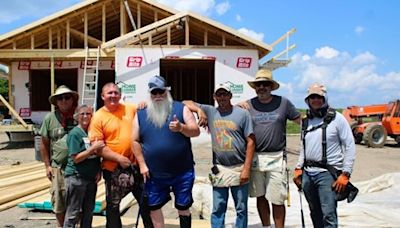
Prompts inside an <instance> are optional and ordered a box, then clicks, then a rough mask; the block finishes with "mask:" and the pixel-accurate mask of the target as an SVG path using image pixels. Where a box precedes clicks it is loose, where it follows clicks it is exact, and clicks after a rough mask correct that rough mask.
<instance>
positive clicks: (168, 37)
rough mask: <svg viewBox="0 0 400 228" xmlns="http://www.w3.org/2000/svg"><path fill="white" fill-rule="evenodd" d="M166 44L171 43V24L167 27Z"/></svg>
mask: <svg viewBox="0 0 400 228" xmlns="http://www.w3.org/2000/svg"><path fill="white" fill-rule="evenodd" d="M167 45H171V26H170V25H168V27H167Z"/></svg>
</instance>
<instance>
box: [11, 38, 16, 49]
mask: <svg viewBox="0 0 400 228" xmlns="http://www.w3.org/2000/svg"><path fill="white" fill-rule="evenodd" d="M12 46H13V49H14V50H16V49H17V42H15V40H13V43H12Z"/></svg>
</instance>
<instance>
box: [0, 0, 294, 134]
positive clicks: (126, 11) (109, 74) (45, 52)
mask: <svg viewBox="0 0 400 228" xmlns="http://www.w3.org/2000/svg"><path fill="white" fill-rule="evenodd" d="M288 35H290V34H289V33H288V34H285V35H284V36H283V37H281V38H280V39H278V40H277V42H278V41H279V42H280V41H281V40H283V39H284V37H287V36H288ZM274 45H275V42H274V44H271V45H267V44H265V43H263V42H260V41H257V40H255V39H252V38H250V37H248V36H246V35H243V34H240V33H239V32H238V31H237V30H234V29H232V28H229V27H227V26H225V25H222V24H220V23H218V22H215V21H213V20H210V19H209V18H206V17H203V16H200V15H198V14H195V13H192V12H178V11H176V10H174V9H171V8H169V7H166V6H164V5H161V4H159V3H157V2H155V1H151V0H86V1H82V2H80V3H78V4H76V5H74V6H72V7H70V8H67V9H65V10H62V11H60V12H57V13H55V14H53V15H50V16H48V17H45V18H43V19H40V20H38V21H36V22H33V23H31V24H28V25H26V26H23V27H21V28H18V29H16V30H14V31H11V32H9V33H6V34H3V35H1V36H0V63H1V64H4V65H7V66H8V67H9V103H10V107H12V108H13V109H14V111H13V112H14V113H13V114H15V115H14V116H15V118H17V119H19V122H20V123H22V124H17V125H9V126H0V131H10V132H15V131H32V126H33V125H31V124H27V123H26V121H24V120H23V119H30V120H31V121H32V123H33V124H40V123H41V122H42V119H43V118H44V116H45V115H46V113H47V112H49V111H50V110H51V106H50V104H49V102H48V97H49V96H50V95H51V94H52V93H53V92H54V91H55V88H56V87H57V86H59V85H62V84H64V85H67V86H68V87H70V88H71V89H73V90H76V91H78V92H79V94H80V103H86V104H89V105H95V106H96V107H97V108H98V107H100V106H102V101H101V99H100V95H99V94H100V92H101V91H100V90H101V88H102V86H103V85H104V84H105V83H107V82H116V83H117V84H118V85H119V86H120V87H121V91H122V96H123V99H124V101H125V102H137V101H141V100H143V99H146V96H147V95H146V94H147V81H148V79H149V78H150V77H151V76H153V75H162V76H164V77H165V78H166V80H167V81H168V83H169V85H170V86H171V87H172V91H171V93H172V95H173V97H174V98H175V99H177V100H183V99H192V100H195V101H197V102H200V103H206V104H214V101H213V98H212V93H213V90H214V87H215V85H217V84H219V83H222V82H228V83H230V85H231V89H232V92H233V102H234V103H235V102H238V101H241V100H244V99H248V98H250V97H252V96H254V92H253V91H252V89H251V88H250V87H249V86H248V85H247V83H246V82H247V81H248V80H251V79H252V78H253V77H254V75H255V73H256V71H257V70H258V68H259V67H260V66H259V60H260V59H261V58H262V57H264V56H266V55H267V54H268V53H270V52H271V51H272V49H273V46H274ZM269 63H271V61H270V62H269ZM276 64H277V63H275V65H274V66H273V67H272V68H275V67H277V66H276ZM279 64H280V63H278V65H279ZM281 65H282V64H281ZM264 67H267V66H264ZM16 115H17V116H16ZM18 116H19V118H18Z"/></svg>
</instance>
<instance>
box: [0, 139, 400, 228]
mask: <svg viewBox="0 0 400 228" xmlns="http://www.w3.org/2000/svg"><path fill="white" fill-rule="evenodd" d="M299 143H300V139H299V136H288V143H287V145H288V151H289V161H288V162H289V167H294V165H295V163H296V161H297V157H298V151H299V147H300V144H299ZM192 144H193V152H194V156H195V161H196V166H195V169H196V176H207V175H208V173H209V169H210V167H211V145H210V142H209V136H208V135H206V134H205V133H202V135H201V136H200V137H198V138H195V139H193V140H192ZM33 160H35V151H34V145H33V142H24V143H10V142H9V141H8V138H7V136H6V135H5V134H3V133H0V165H9V164H17V163H26V162H29V161H33ZM399 161H400V150H399V147H398V146H397V145H396V144H395V143H394V142H393V141H388V142H387V144H386V145H385V147H384V148H379V149H375V148H367V147H366V146H364V145H357V157H356V162H355V166H354V171H353V174H352V178H351V181H352V182H359V181H366V180H369V179H372V178H375V177H378V176H380V175H383V174H386V173H392V172H400V166H399V165H398V162H399ZM43 172H44V170H43ZM165 209H166V210H164V213H165V217H167V218H176V217H177V215H176V212H175V210H173V209H172V205H166V206H165ZM136 215H137V208H136V207H132V208H131V209H129V210H128V211H127V212H126V213H125V215H124V216H126V217H130V218H136ZM33 217H50V218H54V215H53V214H51V213H48V212H44V213H43V212H37V211H32V210H29V209H24V208H18V207H14V208H11V209H8V210H5V211H2V212H0V227H11V228H12V227H18V228H19V227H38V228H47V227H55V220H54V219H48V220H31V219H30V220H27V218H33ZM193 217H194V218H195V219H197V218H196V216H193Z"/></svg>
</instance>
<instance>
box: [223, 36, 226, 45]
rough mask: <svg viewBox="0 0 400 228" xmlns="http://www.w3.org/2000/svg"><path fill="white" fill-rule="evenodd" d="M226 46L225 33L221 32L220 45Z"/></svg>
mask: <svg viewBox="0 0 400 228" xmlns="http://www.w3.org/2000/svg"><path fill="white" fill-rule="evenodd" d="M225 46H226V38H225V34H222V47H225Z"/></svg>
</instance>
